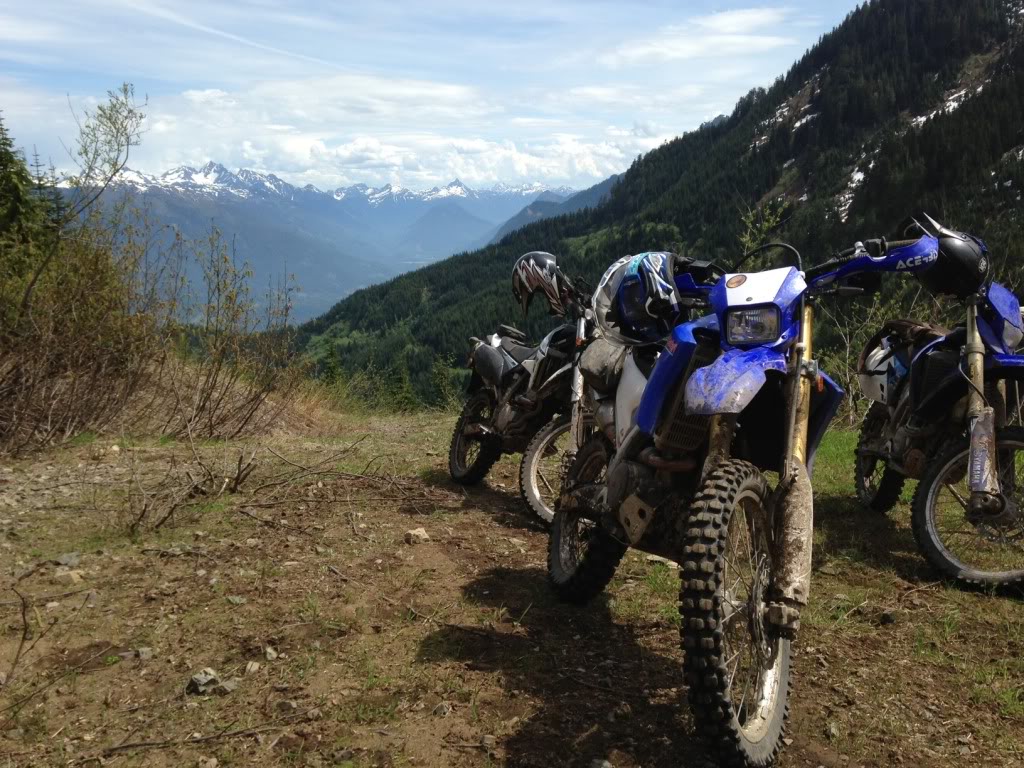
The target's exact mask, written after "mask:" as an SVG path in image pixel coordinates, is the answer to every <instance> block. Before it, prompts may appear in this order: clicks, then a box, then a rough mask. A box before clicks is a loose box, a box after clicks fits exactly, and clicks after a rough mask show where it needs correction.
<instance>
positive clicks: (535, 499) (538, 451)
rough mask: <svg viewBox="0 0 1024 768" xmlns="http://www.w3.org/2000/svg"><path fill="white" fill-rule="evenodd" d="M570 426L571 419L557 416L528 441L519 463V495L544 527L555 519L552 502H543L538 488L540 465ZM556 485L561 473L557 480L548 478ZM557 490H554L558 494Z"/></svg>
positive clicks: (560, 479)
mask: <svg viewBox="0 0 1024 768" xmlns="http://www.w3.org/2000/svg"><path fill="white" fill-rule="evenodd" d="M570 426H571V419H570V417H569V416H568V415H565V416H557V417H555V418H554V419H552V420H551V421H549V422H548V423H547V424H545V425H544V426H543V427H541V428H540V430H539V431H538V432H537V434H536V435H534V436H533V438H532V439H531V440H530V443H529V445H527V446H526V450H525V451H524V452H523V460H522V461H521V462H519V495H520V496H522V498H523V502H524V503H525V504H526V506H527V507H528V508H529V509H530V511H531V512H533V514H535V515H536V516H537V517H539V518H540V519H541V520H542V521H543V522H544V524H545V525H550V524H551V521H552V520H553V519H554V517H555V509H554V500H552V502H551V504H548V503H547V502H545V500H544V498H543V496H542V495H541V493H542V491H541V488H540V478H539V474H540V463H541V460H542V459H544V458H545V456H544V454H545V453H546V452H547V450H548V449H549V448H550V447H551V446H552V445H554V444H555V443H556V442H557V440H558V438H559V437H560V436H561V435H563V434H565V433H567V432H568V431H569V428H570ZM550 479H552V480H554V481H555V483H556V485H559V486H560V485H561V481H562V477H561V473H559V476H558V477H557V478H550ZM558 491H559V488H556V489H555V492H556V493H558Z"/></svg>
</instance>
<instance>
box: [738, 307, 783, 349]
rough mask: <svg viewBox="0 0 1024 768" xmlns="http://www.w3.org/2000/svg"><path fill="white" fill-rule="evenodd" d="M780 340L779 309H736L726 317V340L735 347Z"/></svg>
mask: <svg viewBox="0 0 1024 768" xmlns="http://www.w3.org/2000/svg"><path fill="white" fill-rule="evenodd" d="M777 338H779V310H778V307H756V308H754V309H735V310H733V311H732V312H729V313H728V314H727V315H726V316H725V340H726V341H728V342H729V343H730V344H732V345H733V346H738V345H740V344H763V343H764V342H766V341H775V340H776V339H777Z"/></svg>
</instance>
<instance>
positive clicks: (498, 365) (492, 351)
mask: <svg viewBox="0 0 1024 768" xmlns="http://www.w3.org/2000/svg"><path fill="white" fill-rule="evenodd" d="M469 360H470V365H472V367H473V376H479V377H480V378H481V379H482V380H483V382H484V383H485V384H486V385H487V386H489V387H495V388H497V387H498V386H499V385H500V384H501V377H502V375H503V374H504V373H505V370H506V367H507V365H506V363H505V359H504V357H503V353H502V351H501V350H500V349H497V348H495V347H492V346H490V345H488V344H477V346H476V349H474V350H473V353H472V354H471V355H470V356H469Z"/></svg>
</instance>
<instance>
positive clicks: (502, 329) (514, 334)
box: [498, 323, 526, 342]
mask: <svg viewBox="0 0 1024 768" xmlns="http://www.w3.org/2000/svg"><path fill="white" fill-rule="evenodd" d="M498 334H499V335H500V336H508V337H509V338H510V339H515V340H516V341H520V342H522V341H526V334H525V333H523V332H522V331H520V330H519V329H518V328H516V327H515V326H514V325H505V324H504V323H502V324H501V325H499V326H498Z"/></svg>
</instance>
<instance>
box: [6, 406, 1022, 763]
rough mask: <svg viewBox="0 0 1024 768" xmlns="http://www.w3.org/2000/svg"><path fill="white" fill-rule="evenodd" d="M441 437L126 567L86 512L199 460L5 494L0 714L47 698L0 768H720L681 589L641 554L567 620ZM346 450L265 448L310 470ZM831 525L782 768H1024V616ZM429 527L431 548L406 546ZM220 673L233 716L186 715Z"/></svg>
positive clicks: (201, 511)
mask: <svg viewBox="0 0 1024 768" xmlns="http://www.w3.org/2000/svg"><path fill="white" fill-rule="evenodd" d="M442 422H444V423H442ZM447 429H448V423H447V421H445V420H443V419H438V418H437V417H436V416H429V417H427V416H424V417H410V418H403V419H398V418H395V419H373V420H359V421H355V420H354V421H353V422H352V423H350V424H349V425H348V426H347V430H346V435H345V439H349V440H351V439H353V438H354V437H356V436H358V435H361V434H368V435H370V437H369V438H368V439H366V440H365V441H364V442H363V443H362V444H360V446H359V449H358V451H356V452H355V453H354V454H353V455H351V456H348V457H346V458H345V464H344V466H341V467H338V468H339V469H343V470H345V471H347V472H350V473H359V470H360V469H361V468H364V467H365V466H366V464H367V462H369V461H371V460H374V461H376V465H375V466H378V467H382V468H383V469H384V470H386V471H382V475H386V476H387V477H390V478H392V480H391V485H390V486H389V484H388V481H379V482H372V483H370V482H363V481H359V480H353V479H352V478H351V477H347V478H344V477H336V476H316V475H314V476H310V477H306V478H304V479H301V480H299V481H298V482H297V483H296V484H295V485H294V488H292V489H291V490H290V494H291V495H290V496H289V502H288V503H285V504H276V505H271V506H265V507H260V506H259V500H258V499H255V498H247V497H244V495H243V494H239V495H238V496H237V497H230V498H227V499H225V500H223V502H220V501H218V502H217V503H216V504H211V505H209V506H208V507H207V508H197V509H195V510H193V512H192V514H191V516H190V517H188V518H187V519H176V520H175V521H174V525H173V527H170V528H165V529H161V530H160V531H158V532H148V533H146V534H143V535H141V536H140V537H138V538H137V539H134V540H133V539H131V538H128V537H126V536H125V535H124V533H123V529H122V528H121V527H119V526H116V525H114V524H113V521H112V520H111V519H110V513H109V511H104V510H105V509H106V507H105V506H104V504H106V502H105V501H104V498H105V497H104V496H103V495H102V494H101V493H98V492H97V488H96V485H94V484H98V485H99V486H100V490H104V489H105V491H106V492H110V491H111V489H113V488H116V487H117V486H118V484H119V483H123V482H124V481H125V475H126V473H127V472H128V470H127V469H126V467H130V466H133V465H131V464H130V463H129V458H130V456H129V455H130V454H132V452H133V451H136V452H138V455H139V456H141V455H143V454H146V455H148V456H149V457H150V460H149V461H147V462H146V466H147V467H149V469H148V470H147V471H152V472H159V471H161V467H162V466H163V465H164V464H166V463H168V462H172V461H186V460H187V458H188V455H189V453H190V451H189V449H188V448H187V447H186V446H181V445H170V446H155V445H149V446H135V447H130V446H129V447H126V448H124V449H123V450H122V451H121V452H119V454H115V455H112V454H110V453H107V454H106V455H104V456H103V457H102V458H101V459H98V460H94V459H91V458H90V456H93V455H95V451H96V448H95V446H84V447H80V448H74V449H65V450H63V451H61V452H58V453H55V454H52V455H49V456H46V457H37V458H35V459H33V460H31V461H18V462H14V463H12V464H9V465H8V466H6V467H4V471H2V472H0V546H2V547H3V548H2V549H0V562H2V572H0V578H2V579H3V585H4V586H11V585H13V584H14V583H15V579H16V578H18V577H19V576H22V577H24V578H22V579H21V581H20V582H18V583H17V589H18V591H19V592H22V593H23V594H26V595H32V596H34V598H35V599H34V605H33V607H32V608H31V609H30V610H29V612H28V614H27V615H28V621H29V624H30V625H31V627H32V632H33V635H32V640H30V641H29V642H30V643H32V642H36V640H37V639H38V638H39V636H40V635H41V634H42V633H43V632H44V631H46V632H47V634H46V635H45V636H43V637H42V639H38V645H36V646H35V647H34V648H33V649H32V651H31V653H29V654H25V656H24V660H23V661H22V662H21V663H20V664H19V666H18V668H17V669H16V670H15V680H14V681H13V683H14V685H12V686H8V688H5V689H2V692H0V710H5V711H3V712H0V722H2V721H3V720H4V719H5V718H7V716H9V715H10V714H11V710H10V709H8V708H9V707H11V705H12V704H16V705H17V704H18V700H19V698H23V696H24V695H25V694H26V693H31V692H32V691H33V690H36V689H37V688H38V687H39V686H41V685H44V684H47V683H49V684H50V687H49V688H47V689H46V690H45V691H44V692H42V693H39V694H38V695H36V696H34V697H33V698H32V699H31V700H30V701H28V702H26V703H24V704H23V705H19V709H20V711H18V712H17V716H16V717H15V718H13V720H11V721H9V722H7V723H5V724H3V725H0V766H4V765H12V766H13V765H17V766H37V765H98V764H104V765H143V764H145V765H146V766H151V767H152V768H156V767H157V766H191V765H199V766H208V767H209V766H214V765H218V766H224V765H238V766H249V765H257V766H259V765H266V766H270V765H309V766H329V765H339V766H370V765H377V766H414V765H417V766H431V767H435V766H436V767H438V768H439V767H440V766H488V765H504V766H536V767H537V768H540V767H541V766H562V765H565V766H577V765H578V766H585V767H586V766H592V765H594V766H597V765H603V763H602V762H601V761H607V763H608V764H610V765H612V766H615V768H630V767H633V766H702V765H714V762H713V761H710V760H709V759H708V757H707V756H706V755H704V753H703V751H702V749H701V746H700V744H699V741H698V740H697V739H696V738H695V734H694V733H693V729H692V726H691V723H690V719H689V716H688V714H687V712H686V709H685V707H684V706H683V705H682V701H683V698H684V695H685V690H684V688H683V683H682V676H681V671H680V661H681V655H680V651H679V649H678V638H677V630H676V619H675V614H674V601H675V597H674V595H675V591H676V572H675V571H674V570H673V569H672V568H670V567H667V566H665V565H663V564H659V563H652V562H648V560H647V559H646V558H645V557H644V556H642V555H638V554H631V555H629V556H628V557H627V559H626V560H625V561H624V563H623V565H622V567H621V568H620V571H619V574H618V575H617V577H616V579H615V581H614V582H613V584H612V586H611V588H610V589H609V591H608V593H607V594H606V595H605V596H603V597H602V598H601V599H599V600H598V601H596V602H595V603H594V604H592V605H590V606H588V607H586V608H583V609H577V608H570V607H566V606H563V605H560V604H558V603H557V602H555V601H554V600H553V599H552V597H551V595H550V593H549V591H548V589H547V588H546V585H545V582H544V578H545V568H544V558H545V548H546V534H545V532H544V531H543V530H542V529H541V528H540V527H538V526H535V525H534V524H533V523H532V522H531V521H530V519H529V518H528V516H527V515H526V513H525V512H524V510H523V509H522V507H521V502H520V500H519V498H518V494H517V492H516V486H515V470H516V465H515V463H514V462H513V461H503V462H502V463H501V464H499V466H498V467H497V469H496V471H495V473H494V474H493V475H492V477H491V478H490V480H489V482H488V483H487V484H485V485H483V486H481V487H479V488H476V489H471V490H468V491H463V490H462V489H461V488H458V487H456V486H453V485H452V484H450V483H449V482H448V480H447V476H446V472H445V470H444V449H445V447H446V445H445V441H446V439H447ZM337 445H338V443H337V442H334V443H331V442H329V441H312V440H307V439H300V438H275V441H274V443H273V447H274V448H275V450H277V451H278V453H280V454H281V455H283V456H289V457H292V458H294V459H295V460H296V461H304V462H312V461H315V460H317V459H319V458H323V457H326V456H329V455H330V451H332V450H336V448H337ZM202 450H203V451H206V452H208V453H211V454H212V453H215V452H222V453H224V452H228V451H229V450H235V447H234V446H223V445H220V446H207V447H203V448H202ZM235 453H237V450H235ZM268 460H269V458H268ZM79 465H82V466H79ZM135 466H137V465H135ZM279 469H280V466H277V467H271V466H269V465H268V467H267V468H266V470H265V473H266V474H271V473H272V472H274V471H278V470H279ZM826 474H827V473H826ZM396 478H400V479H401V483H400V484H396V480H395V479H396ZM72 482H74V483H82V482H87V483H89V485H84V486H74V485H64V484H65V483H72ZM66 489H72V490H69V491H66ZM818 506H819V513H818V514H819V524H818V527H819V542H818V553H817V556H816V569H817V572H816V574H815V581H814V587H815V595H816V597H815V600H816V602H815V607H814V610H813V611H812V613H811V615H810V616H809V617H808V621H807V622H806V623H807V626H806V628H805V630H804V631H803V633H802V635H801V638H800V641H799V644H798V650H797V657H796V662H795V663H796V670H797V676H796V680H795V685H794V690H795V702H794V706H793V717H792V728H791V735H790V738H791V740H792V743H791V744H789V746H788V747H787V749H786V751H785V753H784V758H783V760H782V762H781V765H782V766H812V767H813V766H829V767H830V768H831V767H832V766H836V767H842V768H846V766H889V765H906V766H961V765H965V766H966V765H972V766H974V765H979V766H1008V765H1019V764H1024V763H1022V762H1021V755H1022V754H1024V735H1022V727H1024V695H1022V694H1021V689H1020V686H1021V672H1022V671H1024V669H1022V667H1021V666H1020V663H1019V659H1020V658H1021V656H1022V655H1024V654H1022V653H1021V652H1022V651H1024V634H1022V632H1021V628H1022V617H1021V615H1020V614H1021V609H1020V605H1019V603H1018V602H1016V601H1014V600H1010V599H1004V598H992V597H988V596H984V595H969V594H964V593H960V592H957V591H955V590H947V589H944V588H941V587H939V586H936V585H934V584H933V583H932V581H931V577H930V575H929V574H928V572H927V571H926V570H925V569H924V567H923V565H922V564H920V562H919V559H918V558H916V555H915V553H914V552H913V549H912V544H911V543H909V542H908V541H907V532H906V530H905V525H904V523H903V522H901V521H900V520H899V519H897V520H896V521H894V522H892V523H889V522H886V521H879V520H872V521H868V522H867V523H865V522H864V521H863V519H862V518H857V517H855V513H854V511H853V508H852V507H851V506H850V505H848V503H847V502H846V501H845V500H844V499H843V498H842V497H839V496H834V497H833V496H830V495H829V494H828V493H827V492H826V493H824V494H822V499H821V502H820V503H819V505H818ZM101 508H102V509H101ZM239 510H245V511H244V513H243V512H241V511H239ZM856 514H857V515H860V514H862V513H859V512H857V513H856ZM261 520H262V521H263V522H260V521H261ZM420 527H422V528H423V529H425V531H426V532H427V534H428V535H429V541H427V542H425V543H418V544H408V543H406V541H405V533H406V531H409V530H410V529H415V528H420ZM882 536H885V537H886V538H885V541H884V542H881V541H879V540H880V539H881V537H882ZM868 537H870V538H868ZM75 551H77V552H79V553H80V558H79V560H78V562H77V563H74V564H72V565H60V564H57V563H55V562H47V561H50V560H56V559H57V558H58V557H59V556H60V555H62V554H68V553H71V552H75ZM72 559H73V558H72ZM32 568H35V569H36V570H34V571H33V572H32V573H31V574H30V575H28V576H25V573H26V572H27V571H28V570H30V569H32ZM69 574H74V575H69ZM0 600H2V601H4V602H3V604H2V605H0V628H2V630H3V633H2V635H0V673H3V674H5V675H6V674H7V672H8V667H9V664H10V660H11V659H12V658H13V657H14V654H15V651H16V648H17V647H18V645H19V643H20V639H21V636H22V630H23V623H22V616H21V605H20V602H19V601H18V600H17V598H16V596H15V595H14V593H13V592H12V591H11V590H10V589H7V590H6V591H5V592H4V593H3V594H2V595H0ZM54 619H58V620H59V621H58V622H57V623H56V624H54V625H53V627H52V628H51V629H49V630H47V627H50V625H51V623H52V622H53V620H54ZM140 650H141V655H142V657H143V658H140V657H139V656H140V654H139V653H138V652H139V651H140ZM122 654H123V655H122ZM257 665H258V668H257ZM206 667H210V668H213V669H214V670H215V671H216V672H217V673H218V675H219V676H220V678H221V679H222V680H227V681H229V682H230V684H229V686H228V687H229V688H230V687H232V686H234V688H233V690H231V691H229V692H224V693H222V694H221V695H218V694H217V693H214V692H212V691H211V692H209V693H207V694H206V695H196V694H191V693H186V686H187V684H188V683H189V680H190V678H191V677H192V675H194V674H195V673H197V672H199V671H200V670H201V669H203V668H206ZM25 686H27V687H25ZM595 761H596V762H595Z"/></svg>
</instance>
